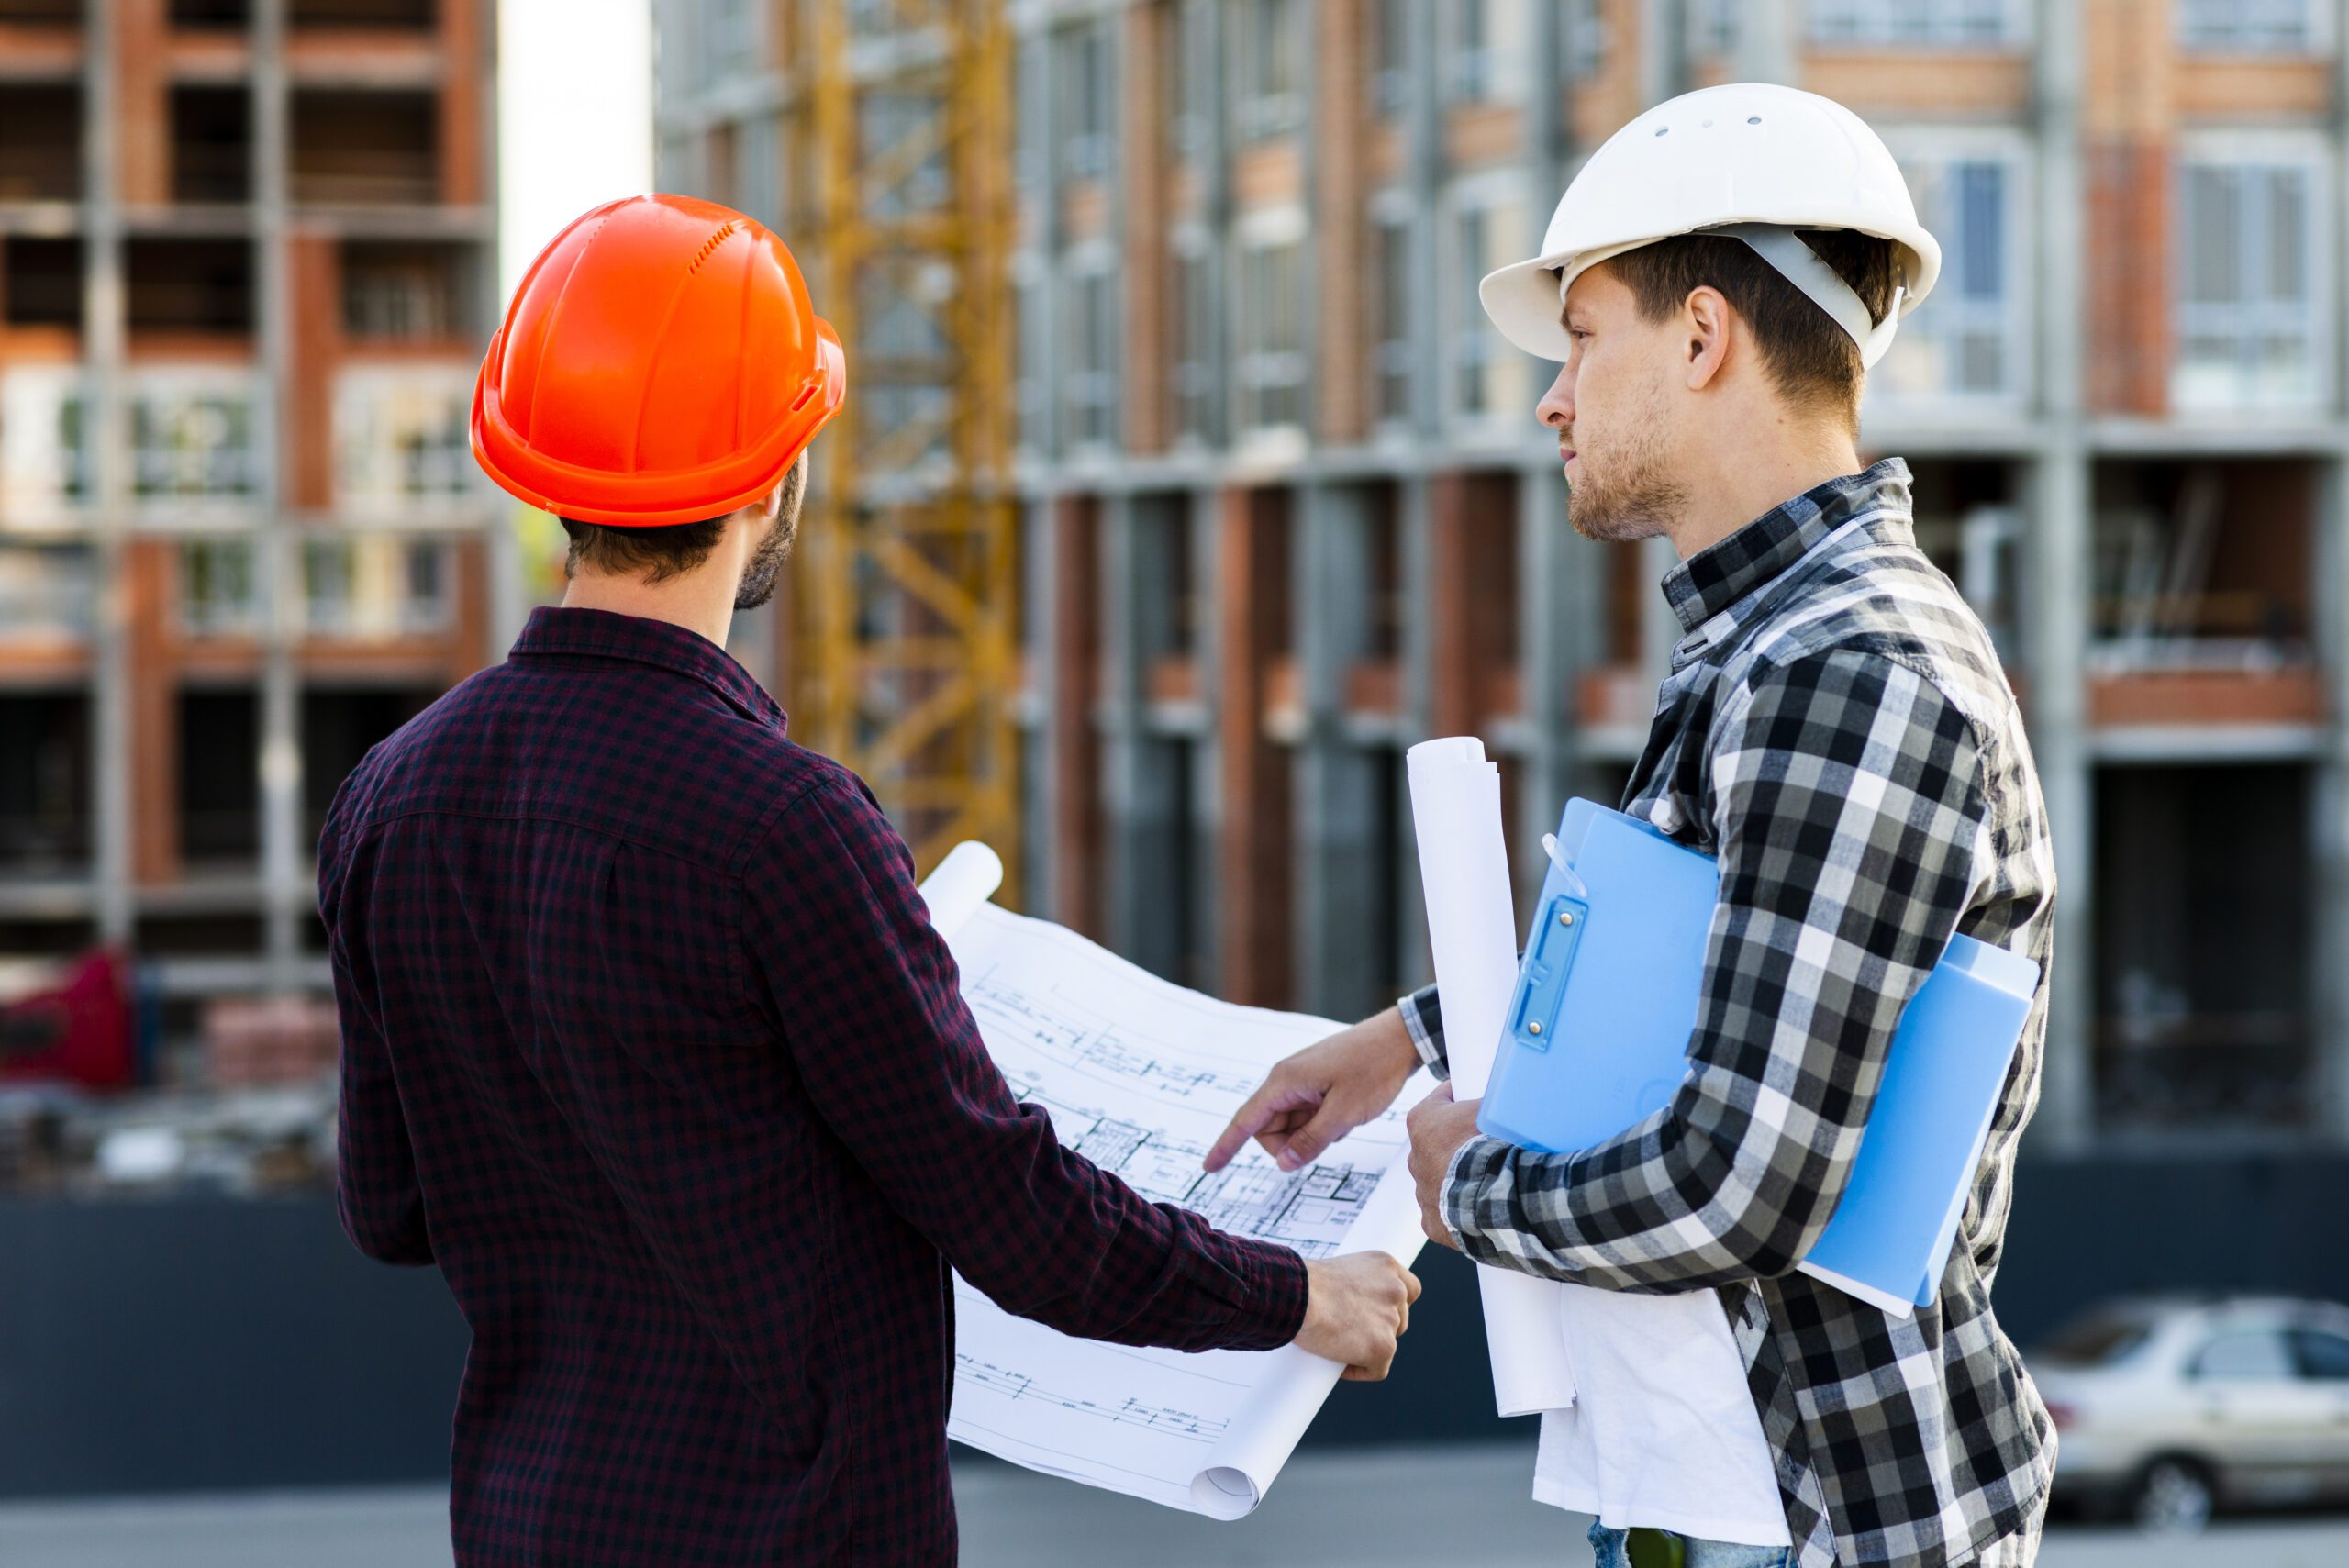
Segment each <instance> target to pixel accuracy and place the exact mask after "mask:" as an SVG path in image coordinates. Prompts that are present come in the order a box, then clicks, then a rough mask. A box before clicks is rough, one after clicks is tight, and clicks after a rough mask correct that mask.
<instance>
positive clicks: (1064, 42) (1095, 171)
mask: <svg viewBox="0 0 2349 1568" xmlns="http://www.w3.org/2000/svg"><path fill="white" fill-rule="evenodd" d="M1053 46H1054V50H1055V53H1056V55H1057V58H1056V59H1055V60H1054V61H1053V66H1054V69H1053V72H1052V74H1053V77H1054V85H1055V87H1056V88H1057V90H1058V101H1057V105H1056V109H1057V113H1056V118H1057V119H1058V121H1059V129H1060V134H1061V150H1060V165H1061V177H1062V178H1063V179H1066V180H1096V179H1099V178H1100V177H1101V176H1102V175H1104V174H1107V173H1108V172H1109V154H1110V148H1111V142H1110V135H1111V133H1110V120H1109V99H1110V94H1111V92H1112V88H1111V86H1110V83H1109V69H1110V61H1109V35H1108V29H1107V28H1104V27H1103V26H1102V25H1101V24H1099V23H1097V22H1095V23H1089V24H1087V25H1085V26H1084V27H1077V28H1063V30H1062V31H1061V33H1060V34H1059V35H1058V37H1056V38H1055V39H1053Z"/></svg>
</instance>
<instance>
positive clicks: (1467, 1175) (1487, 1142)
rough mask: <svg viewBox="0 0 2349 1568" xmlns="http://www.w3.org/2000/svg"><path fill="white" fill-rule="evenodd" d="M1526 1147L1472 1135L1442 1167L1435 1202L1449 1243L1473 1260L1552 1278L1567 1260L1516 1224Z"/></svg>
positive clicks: (1563, 1266) (1564, 1265)
mask: <svg viewBox="0 0 2349 1568" xmlns="http://www.w3.org/2000/svg"><path fill="white" fill-rule="evenodd" d="M1525 1152H1526V1151H1524V1150H1522V1149H1520V1148H1518V1147H1517V1146H1516V1145H1515V1144H1513V1143H1504V1142H1502V1141H1501V1140H1499V1139H1497V1138H1486V1137H1483V1136H1478V1137H1475V1138H1472V1139H1470V1140H1468V1141H1467V1142H1465V1143H1464V1144H1462V1145H1461V1146H1460V1149H1459V1151H1458V1152H1457V1153H1455V1154H1453V1157H1452V1164H1451V1165H1450V1166H1449V1167H1448V1168H1447V1169H1446V1170H1445V1172H1444V1175H1443V1193H1442V1201H1441V1202H1440V1203H1439V1204H1438V1205H1437V1207H1438V1209H1439V1210H1440V1211H1441V1212H1442V1216H1443V1223H1444V1228H1445V1229H1448V1230H1450V1231H1451V1232H1452V1239H1453V1244H1454V1245H1456V1246H1458V1247H1459V1249H1460V1250H1461V1251H1463V1252H1464V1253H1466V1254H1467V1255H1468V1256H1469V1257H1471V1258H1474V1259H1475V1261H1476V1262H1480V1263H1491V1264H1493V1265H1494V1266H1496V1267H1497V1268H1504V1269H1515V1270H1517V1271H1518V1272H1520V1273H1540V1274H1546V1275H1548V1276H1549V1277H1551V1278H1553V1279H1554V1278H1556V1277H1557V1276H1558V1274H1559V1273H1560V1271H1561V1270H1562V1269H1564V1268H1566V1267H1567V1265H1566V1264H1565V1263H1564V1261H1563V1260H1562V1259H1560V1258H1559V1256H1558V1255H1557V1253H1556V1252H1554V1251H1552V1250H1551V1249H1550V1248H1549V1247H1548V1246H1547V1245H1545V1244H1544V1243H1543V1242H1542V1240H1541V1238H1539V1237H1537V1236H1529V1235H1527V1234H1526V1233H1525V1232H1524V1231H1522V1230H1520V1229H1518V1228H1517V1224H1516V1221H1515V1219H1514V1218H1513V1215H1512V1210H1513V1208H1514V1204H1513V1203H1512V1201H1511V1199H1512V1195H1513V1193H1514V1190H1515V1187H1516V1183H1517V1169H1516V1162H1517V1160H1518V1158H1519V1157H1520V1156H1521V1155H1523V1154H1524V1153H1525ZM1537 1261H1538V1262H1539V1264H1540V1266H1539V1267H1538V1268H1537V1267H1536V1266H1535V1263H1536V1262H1537Z"/></svg>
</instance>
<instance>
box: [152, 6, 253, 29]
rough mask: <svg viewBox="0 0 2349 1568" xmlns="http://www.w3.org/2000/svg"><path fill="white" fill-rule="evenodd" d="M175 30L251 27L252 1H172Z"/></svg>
mask: <svg viewBox="0 0 2349 1568" xmlns="http://www.w3.org/2000/svg"><path fill="white" fill-rule="evenodd" d="M171 17H172V26H173V27H175V28H246V27H250V26H251V25H252V19H253V7H252V0H172V13H171Z"/></svg>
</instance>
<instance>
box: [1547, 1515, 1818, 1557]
mask: <svg viewBox="0 0 2349 1568" xmlns="http://www.w3.org/2000/svg"><path fill="white" fill-rule="evenodd" d="M1680 1540H1681V1544H1682V1545H1683V1546H1685V1547H1686V1548H1687V1552H1688V1555H1687V1561H1686V1563H1685V1565H1684V1568H1794V1561H1795V1551H1794V1548H1793V1547H1791V1546H1744V1545H1741V1544H1740V1543H1738V1542H1736V1541H1733V1540H1698V1539H1697V1538H1696V1537H1694V1536H1683V1537H1681V1538H1680ZM1590 1547H1591V1551H1593V1552H1594V1553H1596V1554H1597V1557H1598V1562H1597V1568H1631V1557H1630V1556H1629V1555H1628V1554H1627V1552H1626V1551H1625V1550H1624V1532H1623V1531H1621V1530H1620V1529H1608V1528H1607V1527H1606V1526H1605V1525H1603V1524H1600V1523H1599V1522H1598V1520H1597V1519H1593V1520H1591V1521H1590Z"/></svg>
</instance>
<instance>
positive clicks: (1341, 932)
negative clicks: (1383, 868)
mask: <svg viewBox="0 0 2349 1568" xmlns="http://www.w3.org/2000/svg"><path fill="white" fill-rule="evenodd" d="M1299 500H1300V503H1301V505H1300V506H1299V507H1298V511H1297V517H1296V518H1295V519H1294V520H1293V521H1292V523H1291V526H1290V528H1291V538H1292V539H1294V541H1295V544H1294V548H1295V550H1296V561H1297V570H1296V572H1295V573H1294V574H1293V576H1292V579H1291V592H1292V594H1293V595H1294V597H1293V599H1292V608H1291V611H1290V613H1291V615H1292V616H1293V617H1294V624H1295V626H1296V628H1297V661H1298V675H1299V684H1300V686H1301V688H1302V690H1301V692H1300V696H1301V698H1302V701H1303V706H1304V721H1305V728H1304V733H1303V734H1302V735H1300V736H1299V737H1298V739H1297V770H1296V775H1295V789H1294V795H1295V801H1296V817H1297V955H1298V963H1297V978H1298V987H1297V1000H1298V1005H1299V1006H1302V1007H1304V1008H1305V1009H1306V1010H1307V1011H1308V1012H1317V1013H1325V1014H1330V1015H1332V1016H1335V1017H1339V1018H1351V1017H1355V1016H1359V1015H1360V1014H1361V1013H1363V1012H1364V1011H1365V1010H1366V1009H1368V1008H1370V1007H1372V1006H1375V1005H1376V1003H1377V1000H1378V999H1377V997H1376V996H1375V991H1376V989H1377V986H1378V984H1379V982H1380V980H1381V979H1382V977H1384V976H1386V975H1388V974H1390V973H1393V968H1392V963H1391V955H1390V954H1388V953H1386V952H1383V951H1377V950H1376V948H1375V946H1374V945H1373V940H1372V933H1373V931H1374V930H1375V920H1374V917H1373V916H1374V911H1375V909H1376V908H1377V907H1378V906H1379V904H1380V902H1381V901H1383V900H1385V899H1386V898H1388V897H1391V896H1392V895H1393V894H1392V890H1391V889H1388V888H1384V887H1380V886H1378V885H1376V877H1375V867H1376V865H1377V863H1378V862H1377V858H1376V853H1375V835H1377V834H1378V833H1380V832H1382V831H1384V830H1385V824H1383V823H1381V822H1380V821H1379V820H1378V818H1377V780H1376V778H1375V776H1374V774H1373V772H1372V770H1373V769H1374V768H1375V767H1377V766H1379V765H1382V763H1383V758H1374V757H1370V756H1365V755H1364V753H1363V752H1362V751H1359V750H1358V749H1357V748H1355V747H1353V745H1351V744H1349V743H1348V742H1347V740H1346V739H1345V733H1344V721H1345V701H1346V693H1345V686H1346V672H1347V669H1348V668H1349V667H1350V666H1351V665H1352V663H1353V661H1354V659H1355V658H1356V656H1357V655H1358V654H1359V652H1360V651H1361V649H1362V647H1363V645H1364V641H1365V635H1364V633H1365V628H1366V625H1367V622H1368V612H1369V609H1370V593H1371V583H1370V571H1369V561H1368V558H1367V550H1366V549H1365V544H1366V538H1365V529H1364V517H1363V508H1364V495H1363V493H1362V492H1361V490H1360V489H1359V488H1356V487H1353V486H1344V485H1336V484H1326V483H1317V484H1307V485H1306V486H1305V487H1304V488H1303V490H1302V491H1301V492H1300V493H1299Z"/></svg>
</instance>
